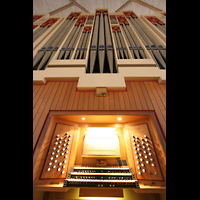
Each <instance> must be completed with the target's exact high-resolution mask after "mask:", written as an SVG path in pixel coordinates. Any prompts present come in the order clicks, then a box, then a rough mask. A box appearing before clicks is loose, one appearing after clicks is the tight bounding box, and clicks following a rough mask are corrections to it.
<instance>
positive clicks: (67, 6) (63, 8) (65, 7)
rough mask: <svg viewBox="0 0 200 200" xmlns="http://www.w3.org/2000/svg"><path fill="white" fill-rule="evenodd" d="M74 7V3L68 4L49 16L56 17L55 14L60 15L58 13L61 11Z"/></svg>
mask: <svg viewBox="0 0 200 200" xmlns="http://www.w3.org/2000/svg"><path fill="white" fill-rule="evenodd" d="M73 5H74V3H70V4H67V5H66V6H63V7H61V8H58V9H56V10H54V11H52V12H50V13H49V14H50V16H51V15H54V14H56V13H58V12H60V11H63V10H65V9H67V8H69V7H71V6H73Z"/></svg>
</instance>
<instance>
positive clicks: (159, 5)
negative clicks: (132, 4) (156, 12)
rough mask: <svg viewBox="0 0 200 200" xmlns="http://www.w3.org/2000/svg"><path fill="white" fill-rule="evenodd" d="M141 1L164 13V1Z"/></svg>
mask: <svg viewBox="0 0 200 200" xmlns="http://www.w3.org/2000/svg"><path fill="white" fill-rule="evenodd" d="M142 1H143V2H145V3H148V4H150V5H151V6H154V7H156V8H159V9H161V10H163V11H166V0H142Z"/></svg>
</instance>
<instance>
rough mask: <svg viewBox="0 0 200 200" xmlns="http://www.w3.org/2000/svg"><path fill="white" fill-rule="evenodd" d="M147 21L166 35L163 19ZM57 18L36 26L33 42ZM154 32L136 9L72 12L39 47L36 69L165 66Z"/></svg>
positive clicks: (88, 70)
mask: <svg viewBox="0 0 200 200" xmlns="http://www.w3.org/2000/svg"><path fill="white" fill-rule="evenodd" d="M39 17H41V16H40V15H39V16H38V18H39ZM36 19H37V16H36V17H35V18H34V20H36ZM39 20H40V18H39ZM60 20H61V19H60ZM144 20H146V21H148V22H149V23H151V25H152V26H155V27H157V28H155V27H153V28H154V29H158V30H157V32H159V33H160V34H161V35H162V36H163V35H164V36H165V34H166V25H165V23H164V22H163V21H161V20H159V19H158V18H156V17H155V16H145V17H144ZM56 21H59V18H49V19H48V20H46V21H45V22H44V23H43V24H41V25H40V26H38V25H35V26H34V27H33V28H34V29H33V42H38V41H37V39H38V37H39V39H40V36H41V37H42V34H43V33H45V32H46V30H48V29H49V27H51V26H52V25H53V24H54V23H55V22H56ZM145 23H146V22H145ZM36 26H38V27H36ZM52 32H53V31H52ZM154 34H156V33H153V32H152V31H149V30H148V28H147V27H146V26H145V25H144V23H142V21H141V20H139V19H138V17H137V16H136V14H135V13H133V11H122V12H119V13H108V10H107V9H96V12H95V13H93V14H92V13H81V12H72V13H71V14H70V15H69V16H68V17H67V18H66V19H62V20H61V21H60V23H59V24H58V25H57V28H56V31H54V33H51V34H49V37H48V40H46V42H43V45H42V46H41V45H39V46H41V47H40V48H36V49H37V50H36V53H35V54H34V58H33V70H45V69H46V68H47V67H73V66H74V67H82V66H84V67H85V73H118V67H119V66H129V67H130V66H132V67H134V66H154V67H158V68H159V69H166V49H165V46H163V43H162V42H160V41H158V40H156V39H155V36H154ZM39 39H38V40H39Z"/></svg>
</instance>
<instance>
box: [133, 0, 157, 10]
mask: <svg viewBox="0 0 200 200" xmlns="http://www.w3.org/2000/svg"><path fill="white" fill-rule="evenodd" d="M132 1H134V2H135V3H138V4H140V5H142V6H145V7H147V8H149V9H151V10H154V11H161V10H160V9H158V8H155V7H154V6H151V5H150V4H147V3H145V2H143V1H140V0H132Z"/></svg>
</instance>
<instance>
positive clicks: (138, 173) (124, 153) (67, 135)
mask: <svg viewBox="0 0 200 200" xmlns="http://www.w3.org/2000/svg"><path fill="white" fill-rule="evenodd" d="M144 113H145V112H144ZM52 115H53V114H52ZM105 116H106V115H102V116H98V117H99V119H100V120H98V121H101V120H102V121H103V120H104V119H103V118H104V117H105ZM70 117H71V118H70ZM113 117H114V116H111V115H110V118H111V119H113ZM124 117H125V116H124ZM124 117H123V118H124ZM78 118H80V119H81V118H82V116H79V115H76V116H73V118H72V115H69V116H67V115H63V116H60V117H59V118H57V117H56V116H54V117H52V118H51V119H48V120H49V122H48V127H46V132H45V133H43V134H44V135H42V136H41V138H43V139H42V140H41V141H40V142H39V145H38V146H39V147H38V148H39V150H37V153H35V154H36V155H34V157H37V158H36V159H35V161H34V181H33V183H34V187H36V188H37V187H40V186H41V185H43V187H44V185H45V186H46V187H47V188H48V187H50V185H51V189H52V184H53V185H54V184H58V183H59V186H56V187H55V188H54V191H58V190H57V189H58V188H60V189H61V188H62V190H63V191H64V190H65V189H67V188H82V189H84V188H105V189H106V188H116V189H123V188H128V189H133V190H135V191H138V190H141V191H140V192H142V191H143V188H144V186H145V187H147V186H148V187H149V189H150V190H151V189H153V187H155V185H156V187H157V188H159V190H160V191H162V190H165V179H166V175H165V170H166V169H165V153H164V149H165V147H163V141H162V140H163V139H162V136H161V134H160V133H159V129H156V128H155V124H154V123H153V122H156V121H155V120H150V118H152V116H148V117H147V116H145V115H144V118H143V119H140V120H135V119H137V116H136V117H135V116H134V115H133V116H127V118H128V119H129V121H127V122H125V123H123V124H122V125H121V127H118V128H116V127H114V124H109V125H106V127H105V122H104V123H100V122H98V123H95V125H93V124H92V123H89V124H88V121H87V120H88V118H89V119H90V120H89V122H91V121H92V119H93V117H92V115H91V116H90V115H88V116H87V118H85V120H84V124H83V123H82V124H80V123H78V120H76V119H78ZM69 119H71V120H73V122H72V121H70V120H69ZM132 119H133V121H132ZM68 120H69V121H68ZM93 120H94V119H93ZM154 189H155V188H154ZM59 191H60V190H59Z"/></svg>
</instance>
